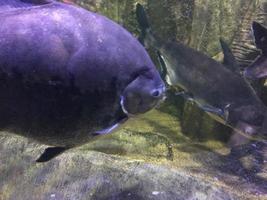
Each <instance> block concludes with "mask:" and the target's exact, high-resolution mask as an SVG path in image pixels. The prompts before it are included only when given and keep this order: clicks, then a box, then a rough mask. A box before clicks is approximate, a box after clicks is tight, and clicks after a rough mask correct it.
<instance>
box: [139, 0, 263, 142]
mask: <svg viewBox="0 0 267 200" xmlns="http://www.w3.org/2000/svg"><path fill="white" fill-rule="evenodd" d="M136 14H137V21H138V23H139V25H140V28H141V30H142V34H141V36H140V38H139V41H142V42H143V44H145V45H146V46H149V47H152V48H154V49H155V50H156V51H157V52H159V56H160V63H161V65H162V67H161V68H163V69H166V71H167V73H166V81H167V83H168V84H169V85H173V86H179V87H180V88H182V89H183V90H184V92H183V93H182V95H183V96H185V97H186V98H187V99H190V100H193V101H194V102H195V103H196V104H197V105H198V106H199V107H200V108H201V109H203V110H204V111H205V112H207V113H208V114H210V115H211V116H212V117H213V118H214V119H216V120H217V121H219V122H221V123H223V124H225V125H227V126H229V127H231V128H233V129H234V130H235V131H236V132H239V133H241V134H243V135H245V136H247V137H249V138H253V137H255V138H256V137H258V138H259V139H266V135H264V134H262V132H261V127H262V126H263V123H264V121H265V118H266V117H265V115H266V107H265V106H264V105H263V103H262V102H261V100H260V99H259V98H258V97H257V95H256V93H255V91H254V90H253V89H252V87H251V86H250V85H249V84H248V83H247V81H246V80H245V79H244V78H243V77H242V76H241V74H240V72H239V69H238V66H237V64H236V61H235V59H234V56H233V54H232V52H231V50H230V48H229V47H228V46H227V44H226V43H225V42H224V41H223V40H221V46H222V49H223V51H224V55H225V58H224V63H223V64H221V63H219V62H217V61H215V60H213V59H212V58H210V57H208V56H206V55H204V54H203V53H201V52H198V51H196V50H194V49H192V48H189V47H187V46H185V45H183V44H181V43H179V42H175V41H165V40H163V39H161V38H159V37H158V36H157V35H155V34H154V33H153V32H152V30H151V28H150V26H149V22H148V19H147V16H146V13H145V10H144V8H143V7H142V5H140V4H138V5H137V8H136ZM163 79H164V77H163ZM188 97H189V98H188ZM256 135H257V136H256Z"/></svg>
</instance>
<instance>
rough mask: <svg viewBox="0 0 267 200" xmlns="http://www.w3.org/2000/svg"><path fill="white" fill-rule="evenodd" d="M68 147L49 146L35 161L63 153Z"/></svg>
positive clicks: (45, 159) (41, 160) (44, 160)
mask: <svg viewBox="0 0 267 200" xmlns="http://www.w3.org/2000/svg"><path fill="white" fill-rule="evenodd" d="M67 149H68V148H66V147H49V148H47V149H45V151H44V152H43V153H42V155H41V156H40V157H39V158H38V159H37V160H36V162H39V163H41V162H47V161H49V160H51V159H53V158H55V157H56V156H58V155H59V154H61V153H63V152H64V151H66V150H67Z"/></svg>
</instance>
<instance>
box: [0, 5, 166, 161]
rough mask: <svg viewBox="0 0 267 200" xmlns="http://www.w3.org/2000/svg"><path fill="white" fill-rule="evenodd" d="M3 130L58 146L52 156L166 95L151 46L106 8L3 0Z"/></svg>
mask: <svg viewBox="0 0 267 200" xmlns="http://www.w3.org/2000/svg"><path fill="white" fill-rule="evenodd" d="M0 24H1V26H0V113H1V114H0V130H5V131H10V132H13V133H15V134H20V135H22V136H26V137H29V138H32V139H34V140H36V141H39V142H40V143H44V144H47V145H51V146H54V147H51V148H48V149H46V150H45V152H44V153H43V154H42V155H41V157H40V158H39V159H38V160H37V161H38V162H44V161H47V160H50V159H51V158H53V157H55V156H57V155H58V154H60V153H62V152H63V151H65V150H66V149H69V148H72V147H76V146H78V145H82V144H84V143H87V142H88V141H91V140H92V139H94V138H95V137H96V136H97V135H102V134H108V133H111V132H112V131H113V130H115V129H116V128H117V127H119V126H120V125H121V124H122V123H124V122H125V121H126V120H127V119H128V118H129V117H131V116H135V115H138V114H142V113H145V112H147V111H149V110H150V109H152V108H153V107H155V106H156V105H157V104H158V103H160V102H161V101H162V99H163V98H164V93H165V85H164V82H163V81H162V80H161V78H160V75H159V73H158V71H157V70H156V68H155V66H154V64H153V63H152V61H151V59H150V57H149V55H148V54H147V52H146V50H145V49H144V48H143V46H142V45H141V44H140V43H139V42H138V41H137V40H136V39H135V38H134V37H133V36H132V35H131V34H130V33H129V32H127V31H126V30H125V29H123V28H122V27H121V26H119V25H118V24H116V23H115V22H113V21H111V20H109V19H107V18H106V17H104V16H101V15H99V14H96V13H93V12H89V11H86V10H84V9H82V8H79V7H77V6H74V5H69V4H63V3H59V2H56V1H45V0H39V1H38V0H32V1H30V0H29V1H27V0H24V1H20V0H8V1H6V0H0Z"/></svg>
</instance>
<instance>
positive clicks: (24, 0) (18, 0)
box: [0, 0, 53, 10]
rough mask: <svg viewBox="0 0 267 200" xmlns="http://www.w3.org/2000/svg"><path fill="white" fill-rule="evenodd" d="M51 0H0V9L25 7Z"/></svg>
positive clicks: (46, 2) (50, 0)
mask: <svg viewBox="0 0 267 200" xmlns="http://www.w3.org/2000/svg"><path fill="white" fill-rule="evenodd" d="M51 2H53V0H0V9H1V10H2V9H10V8H25V7H32V6H35V5H43V4H48V3H51Z"/></svg>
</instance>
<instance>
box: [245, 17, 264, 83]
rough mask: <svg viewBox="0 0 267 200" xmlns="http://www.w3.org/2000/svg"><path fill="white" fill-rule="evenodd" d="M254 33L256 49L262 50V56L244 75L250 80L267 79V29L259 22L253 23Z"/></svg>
mask: <svg viewBox="0 0 267 200" xmlns="http://www.w3.org/2000/svg"><path fill="white" fill-rule="evenodd" d="M252 31H253V35H254V40H255V44H256V47H257V48H258V49H260V50H261V55H260V56H258V58H257V59H256V60H255V61H254V62H253V63H252V64H251V65H250V66H248V67H247V68H246V70H245V71H244V75H245V76H246V77H247V78H250V79H260V78H266V77H267V29H266V28H265V27H264V26H262V25H261V24H259V23H257V22H253V23H252Z"/></svg>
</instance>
